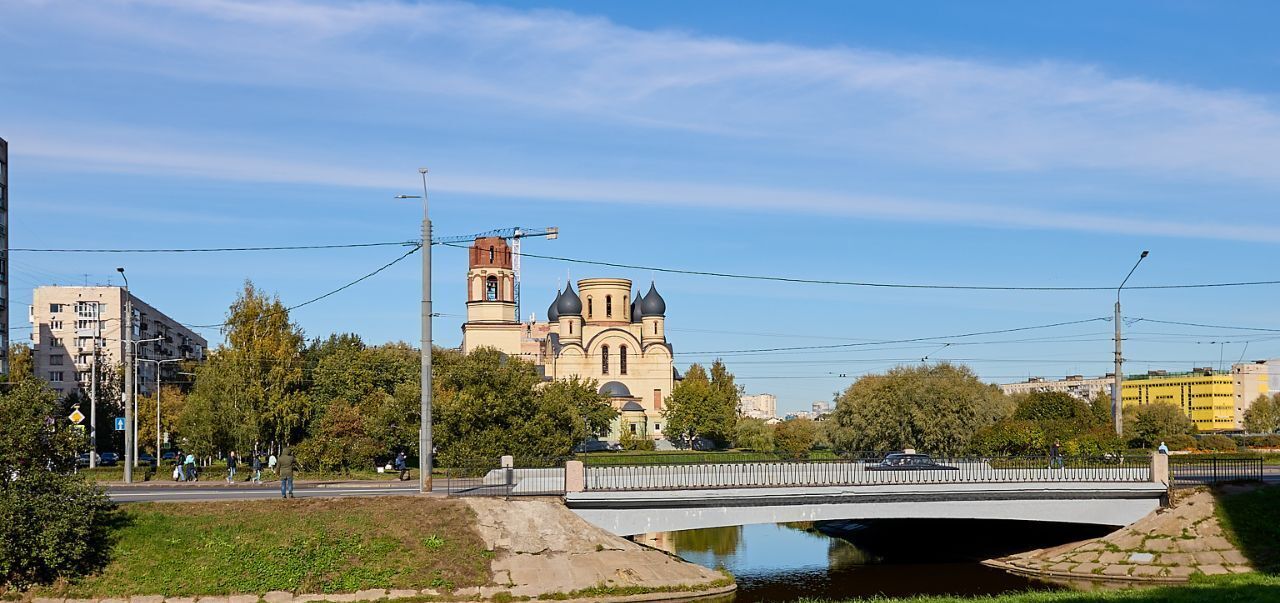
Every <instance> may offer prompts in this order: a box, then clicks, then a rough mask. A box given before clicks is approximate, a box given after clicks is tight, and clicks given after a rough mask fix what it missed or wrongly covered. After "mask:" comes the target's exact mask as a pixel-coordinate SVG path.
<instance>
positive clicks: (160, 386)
mask: <svg viewBox="0 0 1280 603" xmlns="http://www.w3.org/2000/svg"><path fill="white" fill-rule="evenodd" d="M183 360H185V358H167V359H165V360H150V359H146V358H139V359H138V362H154V363H156V454H155V457H156V466H157V467H159V466H160V391H161V390H162V389H164V384H163V382H162V380H161V379H160V372H161V368H160V367H161V365H163V364H164V363H166V362H182V361H183ZM135 456H136V455H135Z"/></svg>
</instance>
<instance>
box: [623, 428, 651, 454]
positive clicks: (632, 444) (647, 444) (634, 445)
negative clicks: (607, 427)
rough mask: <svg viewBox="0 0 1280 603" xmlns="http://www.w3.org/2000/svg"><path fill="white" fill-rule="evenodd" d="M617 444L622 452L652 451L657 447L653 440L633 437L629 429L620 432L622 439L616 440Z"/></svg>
mask: <svg viewBox="0 0 1280 603" xmlns="http://www.w3.org/2000/svg"><path fill="white" fill-rule="evenodd" d="M618 443H619V444H620V445H622V449H623V450H654V449H655V448H656V447H657V446H656V445H655V444H654V441H653V440H650V439H649V438H645V437H640V436H638V435H634V434H632V433H631V430H629V429H626V430H623V431H622V437H621V438H619V439H618Z"/></svg>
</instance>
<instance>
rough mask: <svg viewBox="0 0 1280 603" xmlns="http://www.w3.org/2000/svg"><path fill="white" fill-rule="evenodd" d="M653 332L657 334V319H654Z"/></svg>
mask: <svg viewBox="0 0 1280 603" xmlns="http://www.w3.org/2000/svg"><path fill="white" fill-rule="evenodd" d="M653 334H654V335H657V334H658V322H657V321H654V323H653Z"/></svg>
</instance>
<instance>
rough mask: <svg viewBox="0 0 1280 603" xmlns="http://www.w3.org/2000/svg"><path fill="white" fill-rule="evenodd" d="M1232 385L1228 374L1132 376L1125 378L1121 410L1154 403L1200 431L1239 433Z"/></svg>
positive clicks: (1210, 372)
mask: <svg viewBox="0 0 1280 603" xmlns="http://www.w3.org/2000/svg"><path fill="white" fill-rule="evenodd" d="M1236 381H1237V378H1236V377H1235V376H1233V375H1231V374H1230V373H1222V372H1215V371H1213V370H1197V371H1194V372H1191V373H1176V374H1159V373H1157V374H1148V375H1133V376H1129V377H1125V380H1124V383H1123V385H1122V386H1121V388H1122V391H1121V397H1120V399H1121V401H1122V403H1123V404H1124V406H1125V408H1128V407H1131V406H1135V405H1136V406H1142V405H1145V404H1158V403H1166V404H1173V405H1176V406H1177V407H1178V408H1181V409H1182V411H1183V412H1185V413H1187V416H1188V417H1190V418H1191V422H1192V423H1194V424H1195V426H1196V429H1199V430H1200V431H1222V430H1232V429H1239V428H1240V423H1239V420H1238V419H1237V417H1238V416H1239V413H1240V411H1238V410H1237V405H1236V402H1237V396H1236Z"/></svg>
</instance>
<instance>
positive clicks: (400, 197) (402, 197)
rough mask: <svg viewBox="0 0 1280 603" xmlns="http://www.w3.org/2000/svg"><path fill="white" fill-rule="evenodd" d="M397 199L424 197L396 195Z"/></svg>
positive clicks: (419, 196) (420, 196)
mask: <svg viewBox="0 0 1280 603" xmlns="http://www.w3.org/2000/svg"><path fill="white" fill-rule="evenodd" d="M396 198H397V199H421V198H422V195H396Z"/></svg>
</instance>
